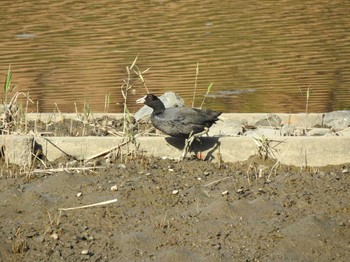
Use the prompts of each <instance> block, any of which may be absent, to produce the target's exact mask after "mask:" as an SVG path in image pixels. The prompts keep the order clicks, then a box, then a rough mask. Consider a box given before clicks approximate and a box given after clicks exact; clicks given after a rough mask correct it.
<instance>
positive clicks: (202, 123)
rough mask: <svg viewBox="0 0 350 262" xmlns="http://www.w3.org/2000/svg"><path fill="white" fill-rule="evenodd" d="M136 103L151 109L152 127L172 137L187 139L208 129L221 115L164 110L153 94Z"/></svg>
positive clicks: (205, 112)
mask: <svg viewBox="0 0 350 262" xmlns="http://www.w3.org/2000/svg"><path fill="white" fill-rule="evenodd" d="M136 103H143V104H145V105H147V106H149V107H151V108H153V112H152V115H151V121H152V124H153V125H154V127H155V128H157V129H159V130H160V131H162V132H164V133H166V134H168V135H170V136H173V137H183V138H188V137H189V135H190V134H191V133H192V134H196V133H200V132H202V131H204V129H205V128H210V127H211V126H212V125H213V124H214V123H215V122H216V121H217V120H219V119H218V116H220V115H221V112H215V111H212V110H210V109H197V108H191V107H170V108H165V106H164V104H163V102H162V101H161V100H160V99H159V98H158V97H157V96H155V95H153V94H148V95H146V96H144V97H143V98H140V99H138V100H137V101H136Z"/></svg>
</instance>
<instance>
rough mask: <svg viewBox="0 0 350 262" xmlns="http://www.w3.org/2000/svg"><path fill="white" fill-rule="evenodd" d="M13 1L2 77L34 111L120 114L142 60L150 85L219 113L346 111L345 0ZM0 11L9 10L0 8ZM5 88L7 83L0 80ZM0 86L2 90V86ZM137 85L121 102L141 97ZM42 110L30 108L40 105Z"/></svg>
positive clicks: (4, 27) (349, 64)
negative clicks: (9, 76)
mask: <svg viewBox="0 0 350 262" xmlns="http://www.w3.org/2000/svg"><path fill="white" fill-rule="evenodd" d="M95 2H96V3H91V1H87V0H82V1H51V0H46V1H43V0H38V1H8V0H3V1H2V6H3V7H6V8H5V9H3V10H2V12H1V13H0V21H1V27H0V37H1V41H0V57H1V61H0V79H4V78H5V74H6V71H7V68H8V65H9V64H11V68H12V70H13V82H14V84H16V90H17V91H24V92H28V91H29V94H30V97H31V98H32V100H33V101H34V102H35V104H33V105H31V110H33V111H36V110H37V109H36V107H37V105H38V108H39V111H41V112H52V111H53V110H54V109H55V107H56V106H55V103H56V104H57V106H58V108H59V110H61V111H62V112H74V111H75V104H76V107H77V109H78V111H82V108H83V104H84V103H86V104H89V105H90V106H91V107H92V110H93V112H103V111H104V110H105V109H104V101H105V96H106V95H108V94H110V98H111V101H110V106H109V108H108V111H109V112H121V111H122V108H123V106H122V103H123V98H122V95H121V92H120V87H121V85H122V84H123V79H125V78H126V77H127V73H126V66H127V65H130V64H131V63H132V62H133V60H134V58H135V57H136V56H137V55H138V60H137V65H138V67H139V68H140V70H145V69H147V68H150V70H149V71H148V72H147V73H146V74H144V78H145V81H146V85H147V87H148V88H149V90H150V91H151V92H153V93H156V94H161V93H163V92H166V91H175V92H177V93H179V94H180V95H181V96H182V97H183V98H184V99H185V101H186V104H187V105H191V104H192V98H193V93H194V86H195V82H196V67H197V63H198V64H199V74H198V79H197V90H196V97H195V105H197V106H199V105H200V104H201V101H202V99H203V95H204V94H205V93H206V90H207V87H208V86H209V84H210V83H213V87H212V89H211V91H210V93H209V95H208V96H206V100H205V107H211V108H213V109H216V110H222V111H224V112H305V106H306V90H307V89H308V87H310V89H311V91H312V92H311V95H310V100H309V109H308V110H309V111H310V112H325V111H331V110H341V109H349V108H350V45H349V43H350V30H349V28H350V12H349V10H350V2H349V1H340V0H334V1H320V0H315V1H312V2H308V1H243V0H241V1H208V0H203V1H193V0H190V1H188V0H186V1H184V0H180V1H167V0H163V1H162V0H157V1H108V0H100V1H95ZM5 10H6V11H5ZM1 81H3V80H1ZM1 91H2V90H1ZM145 92H146V91H145V89H144V87H143V85H142V84H138V85H135V86H134V87H133V88H132V89H131V90H130V94H129V96H128V106H129V107H130V109H131V111H135V110H136V109H137V108H138V107H139V105H136V104H135V100H136V99H137V98H139V97H140V96H143V95H144V93H145ZM36 103H37V104H36Z"/></svg>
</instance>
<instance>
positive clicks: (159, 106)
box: [153, 102, 165, 115]
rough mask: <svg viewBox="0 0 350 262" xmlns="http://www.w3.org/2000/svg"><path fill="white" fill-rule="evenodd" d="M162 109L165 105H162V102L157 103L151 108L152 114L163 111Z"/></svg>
mask: <svg viewBox="0 0 350 262" xmlns="http://www.w3.org/2000/svg"><path fill="white" fill-rule="evenodd" d="M164 110H165V106H164V104H163V103H162V102H160V103H157V106H155V107H154V108H153V112H154V114H156V115H158V114H161V113H163V112H164Z"/></svg>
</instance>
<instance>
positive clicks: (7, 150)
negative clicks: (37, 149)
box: [0, 135, 34, 167]
mask: <svg viewBox="0 0 350 262" xmlns="http://www.w3.org/2000/svg"><path fill="white" fill-rule="evenodd" d="M0 137H1V138H0V147H1V149H2V151H3V153H4V157H5V161H6V163H9V164H15V165H19V166H22V167H26V166H30V165H31V163H32V157H33V155H32V153H33V151H34V144H33V142H34V138H33V137H32V136H20V135H18V136H13V135H9V136H8V135H2V136H0Z"/></svg>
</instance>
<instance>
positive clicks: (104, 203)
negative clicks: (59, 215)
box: [58, 198, 118, 211]
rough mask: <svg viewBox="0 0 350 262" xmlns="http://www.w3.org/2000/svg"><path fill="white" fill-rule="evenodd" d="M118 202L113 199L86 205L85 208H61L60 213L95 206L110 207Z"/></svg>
mask: <svg viewBox="0 0 350 262" xmlns="http://www.w3.org/2000/svg"><path fill="white" fill-rule="evenodd" d="M117 201H118V200H117V199H116V198H115V199H112V200H108V201H104V202H99V203H95V204H90V205H85V206H77V207H68V208H59V209H58V210H59V211H68V210H75V209H82V208H88V207H95V206H103V205H108V204H112V203H115V202H117Z"/></svg>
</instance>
